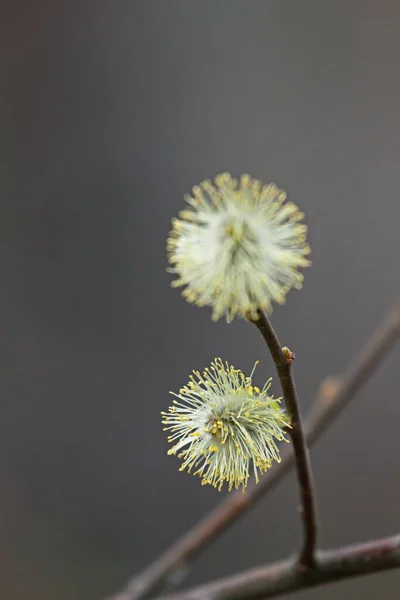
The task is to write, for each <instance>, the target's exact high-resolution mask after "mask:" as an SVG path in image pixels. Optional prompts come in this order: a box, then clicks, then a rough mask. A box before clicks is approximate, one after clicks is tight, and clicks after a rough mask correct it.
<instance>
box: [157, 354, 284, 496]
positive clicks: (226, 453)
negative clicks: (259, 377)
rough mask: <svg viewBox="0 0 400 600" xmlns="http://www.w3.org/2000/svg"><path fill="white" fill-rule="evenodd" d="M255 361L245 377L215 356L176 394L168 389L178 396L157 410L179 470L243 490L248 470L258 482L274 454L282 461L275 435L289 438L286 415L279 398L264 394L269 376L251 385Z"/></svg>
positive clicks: (210, 482)
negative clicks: (163, 409) (165, 409)
mask: <svg viewBox="0 0 400 600" xmlns="http://www.w3.org/2000/svg"><path fill="white" fill-rule="evenodd" d="M256 364H257V363H256ZM255 367H256V365H254V368H253V371H252V372H251V374H250V377H246V376H245V375H244V374H243V373H242V371H240V370H238V369H235V368H234V367H233V366H230V365H229V364H228V363H223V362H222V360H221V359H220V358H216V359H215V360H214V361H213V362H212V363H211V367H210V368H206V369H205V370H204V372H203V373H202V374H201V373H200V372H199V371H193V373H194V375H191V376H190V381H189V383H188V384H187V385H186V386H185V387H183V388H182V389H181V390H179V394H175V393H173V392H171V393H172V394H173V396H175V397H176V398H177V399H176V400H174V401H173V405H172V406H171V407H170V408H169V410H168V412H163V413H161V414H162V415H163V421H162V422H163V424H164V425H166V427H165V429H164V430H165V431H169V432H170V435H169V437H168V441H169V442H171V443H173V444H174V446H173V447H172V448H171V449H170V450H169V452H168V454H177V455H178V457H179V458H180V459H181V460H182V466H181V468H180V470H181V471H183V470H185V469H187V470H188V472H189V473H190V472H192V471H193V472H194V475H199V476H200V477H201V480H202V483H203V484H210V485H212V486H214V487H216V488H218V489H219V490H220V489H221V488H222V486H223V484H224V482H226V483H227V484H228V487H229V490H231V489H232V488H233V487H234V488H236V489H237V488H239V487H241V488H242V490H243V491H244V490H245V488H246V485H247V482H248V479H249V477H250V474H251V472H253V473H254V476H255V479H256V481H257V482H258V480H259V474H261V473H264V472H265V471H266V470H267V469H269V468H270V467H271V465H272V462H273V460H277V461H278V462H279V461H280V457H279V450H278V447H277V445H276V440H279V441H281V440H285V441H287V440H286V438H285V436H284V429H285V427H288V426H290V425H289V419H288V417H287V416H286V415H285V412H284V411H283V410H282V409H281V408H280V404H279V402H280V399H274V398H273V396H269V395H268V394H267V392H268V390H269V387H270V385H271V380H268V381H267V382H266V383H265V385H264V387H263V388H262V389H261V390H260V389H259V388H258V387H256V386H253V385H252V376H253V373H254V369H255Z"/></svg>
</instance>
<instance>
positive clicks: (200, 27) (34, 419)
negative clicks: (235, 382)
mask: <svg viewBox="0 0 400 600" xmlns="http://www.w3.org/2000/svg"><path fill="white" fill-rule="evenodd" d="M2 14H3V16H2V18H1V23H2V25H1V27H2V33H1V38H0V39H1V53H0V61H1V73H2V83H1V104H0V106H1V112H0V119H1V122H2V127H1V131H2V135H1V164H2V169H1V179H2V182H1V220H0V268H1V279H2V285H1V292H0V309H1V337H0V349H1V361H0V369H1V378H0V381H1V383H0V391H1V395H0V398H1V436H0V440H1V442H0V527H1V536H0V558H1V561H0V562H1V565H2V566H1V583H0V587H1V589H0V592H1V596H2V598H5V599H7V600H17V599H20V598H23V597H29V598H31V599H34V600H36V599H38V600H39V599H40V600H43V599H44V598H57V600H67V599H72V598H74V599H76V600H100V598H102V597H104V596H105V595H106V594H108V593H111V592H112V591H115V590H116V589H118V588H119V587H120V586H121V585H122V583H123V582H124V581H125V580H126V578H127V577H128V575H130V574H131V573H132V572H133V571H134V570H137V569H140V568H141V567H143V566H145V565H146V563H148V561H149V560H151V559H152V558H153V557H154V556H155V555H157V554H158V553H160V552H161V551H162V550H164V549H165V548H166V547H167V545H168V544H170V543H171V542H172V541H173V540H174V539H175V538H176V537H177V536H178V535H179V534H181V533H183V532H184V530H185V529H186V528H187V527H188V526H189V525H190V524H192V523H193V522H194V521H196V520H198V519H199V518H201V517H202V516H204V515H205V513H206V512H207V511H208V510H210V509H211V508H212V507H214V506H215V505H216V504H217V503H218V502H219V501H220V500H221V498H222V497H223V494H222V493H221V494H219V493H218V492H216V491H215V490H213V489H208V488H207V487H201V485H200V482H199V480H197V479H196V478H194V477H190V476H188V475H186V474H182V473H179V472H178V461H177V459H174V458H171V457H167V455H166V451H167V442H166V436H165V434H164V433H163V432H162V426H161V423H160V411H161V410H163V409H165V408H166V407H167V406H168V403H169V401H170V398H169V396H168V391H169V390H176V389H177V388H179V387H180V386H181V385H182V384H183V383H185V382H186V380H187V377H188V374H189V372H190V371H191V369H193V368H201V367H203V366H205V365H207V364H208V363H209V362H210V360H211V359H212V358H213V357H214V356H221V357H222V358H224V359H227V360H229V361H232V362H233V363H234V364H235V365H237V366H240V367H241V368H242V369H244V370H250V369H251V367H252V365H253V363H254V361H255V360H256V359H257V358H259V359H261V363H260V367H259V369H258V372H257V377H256V378H257V381H259V382H262V381H263V380H264V379H265V378H266V377H268V376H270V375H272V374H274V371H273V368H272V364H271V360H270V358H269V357H268V355H267V353H266V350H265V347H264V345H263V342H262V340H261V337H260V336H259V334H258V332H257V331H256V330H255V328H252V327H250V326H249V325H247V324H246V323H244V322H234V323H233V324H231V325H229V326H228V325H227V324H226V323H225V322H224V321H221V322H218V323H217V324H214V323H212V322H211V320H210V313H209V311H208V310H207V309H202V310H200V309H198V308H195V307H193V306H190V305H187V304H186V303H185V302H184V300H183V299H182V298H181V297H180V295H179V293H178V292H177V291H176V290H173V289H171V288H170V287H169V282H170V276H169V275H168V274H167V273H166V272H165V266H166V259H165V252H164V247H165V238H166V236H167V233H168V230H169V220H170V218H171V217H172V216H174V215H175V214H176V213H177V211H178V210H179V209H180V208H181V207H182V204H183V194H184V193H185V192H189V191H190V189H191V187H192V185H194V184H196V183H198V182H200V181H201V180H202V179H204V178H208V177H210V178H212V177H214V175H215V174H217V173H218V172H221V171H224V170H228V171H230V172H231V173H233V174H235V175H240V174H241V173H242V172H248V173H250V174H251V175H253V176H255V177H258V178H260V179H262V180H264V181H269V180H273V181H276V182H277V183H278V185H280V186H281V187H283V188H285V189H286V190H287V191H288V194H289V197H290V198H291V199H292V200H293V201H294V202H296V203H297V204H298V205H299V206H300V207H301V208H302V209H303V210H304V211H305V213H306V216H307V222H308V224H309V228H310V233H309V237H310V241H311V244H312V249H313V255H312V258H313V262H314V266H313V267H312V269H308V270H307V271H306V272H305V275H306V279H305V285H304V289H303V291H302V292H300V293H299V292H296V291H294V292H292V293H291V294H290V295H289V297H288V302H287V304H286V306H284V307H278V308H276V309H275V311H274V314H273V323H274V326H275V327H276V329H277V331H278V333H279V336H280V338H281V340H282V342H283V343H285V344H287V345H289V346H290V348H292V349H293V350H295V352H296V355H297V359H296V377H297V384H298V389H299V394H300V398H301V403H302V408H303V410H304V411H306V410H307V409H308V408H309V407H310V405H311V403H312V401H313V397H314V395H315V392H316V390H317V388H318V384H319V382H320V380H321V378H323V377H324V376H326V375H328V374H331V373H337V372H340V371H341V370H342V369H343V368H344V367H345V366H346V364H347V363H348V361H349V359H350V358H351V357H353V355H354V354H355V352H356V351H357V349H358V348H359V347H360V346H361V345H362V344H363V342H364V341H365V340H366V339H367V338H368V337H369V335H370V332H371V330H372V329H373V328H374V327H375V326H376V325H377V323H378V322H379V321H380V320H381V318H382V317H383V316H384V314H385V312H386V311H387V310H388V309H389V308H390V306H391V305H392V304H393V302H394V301H395V299H396V298H397V297H398V296H399V293H400V285H399V283H400V277H399V264H398V256H399V218H400V196H399V187H400V169H399V154H400V138H399V134H400V108H399V107H400V77H399V54H400V35H399V28H400V5H399V4H398V3H396V2H393V1H392V0H380V2H377V1H373V0H352V1H351V2H349V0H335V2H327V1H324V0H303V1H302V2H299V1H295V0H292V1H290V0H280V1H278V0H270V1H268V0H264V1H261V0H246V1H245V0H242V1H237V0H229V1H228V0H216V1H211V0H201V1H200V0H192V1H190V2H189V1H185V0H147V1H146V0H140V1H138V0H136V1H135V0H115V1H113V2H111V1H108V2H107V1H94V0H69V1H68V2H66V1H65V2H51V1H50V0H48V1H47V2H46V1H44V0H38V1H35V2H28V1H25V2H22V1H21V2H11V1H9V2H5V3H4V5H3V9H2ZM399 371H400V369H399V349H398V348H397V349H395V350H394V351H393V352H392V353H391V354H390V356H389V357H388V359H387V360H386V362H385V364H384V365H383V366H382V367H381V368H380V369H379V370H378V371H377V372H376V374H375V375H374V377H373V379H372V380H371V381H370V383H369V384H368V385H367V386H366V388H365V389H364V390H363V391H362V393H360V394H359V397H358V398H357V401H356V402H354V404H352V406H351V407H350V409H349V410H347V412H346V413H345V415H343V416H342V417H341V418H340V420H339V421H338V422H337V423H336V424H335V426H334V427H333V428H332V429H331V430H330V431H329V433H328V434H327V435H326V436H325V437H324V439H323V440H322V441H321V442H320V443H319V444H318V446H317V447H316V448H315V449H314V450H313V452H312V459H313V465H314V471H315V478H316V486H317V490H318V495H319V510H320V518H321V543H322V544H323V545H324V546H325V547H327V546H330V545H336V544H344V543H350V542H353V541H361V540H366V539H368V538H371V537H374V536H381V535H385V534H389V533H392V532H394V531H398V530H399V528H400V514H399V505H400V472H399V471H400V469H399V454H400V436H399V427H398V422H399V418H400V402H399V393H398V389H399V385H400V372H399ZM274 392H275V394H279V387H278V385H277V383H276V381H275V384H274ZM296 509H297V488H296V485H295V480H294V477H293V476H291V477H290V478H289V479H288V480H287V481H285V483H284V484H283V485H281V486H280V487H279V489H277V490H276V491H274V492H273V493H272V494H271V495H270V496H268V497H267V498H265V499H264V500H263V501H262V502H261V503H260V504H259V505H257V507H256V508H255V509H254V510H253V511H252V512H251V513H250V514H248V515H247V516H246V517H245V518H244V519H242V520H241V521H240V522H239V523H237V524H235V526H234V527H233V528H232V529H231V530H229V531H228V532H227V533H226V534H224V536H223V537H222V538H220V539H219V540H218V542H217V543H215V544H214V545H213V546H212V548H210V549H209V550H208V551H207V553H206V554H205V555H204V556H202V557H201V558H200V560H198V562H197V563H196V565H195V568H194V569H193V571H192V572H191V574H190V576H189V578H188V579H187V580H186V582H185V584H194V583H199V582H201V581H204V579H206V578H207V579H208V578H215V577H219V576H222V575H227V574H230V573H233V572H234V571H235V570H238V569H243V568H248V567H251V566H254V565H258V564H261V563H263V562H265V561H269V560H272V559H277V558H281V557H283V556H284V555H285V554H287V553H288V552H290V551H291V550H292V549H293V548H294V547H295V546H296V544H297V543H298V539H299V534H300V529H299V524H298V517H297V513H296ZM399 586H400V574H399V573H391V574H387V575H379V576H374V577H370V578H367V579H362V580H358V581H353V582H349V583H342V584H338V585H336V586H334V587H329V588H321V589H319V590H314V591H310V592H307V593H304V594H300V595H298V596H297V597H298V598H299V599H301V600H302V599H305V598H307V599H308V598H310V600H312V599H314V598H315V599H318V598H326V599H328V600H329V599H333V598H338V597H340V598H343V599H344V600H348V599H354V598H363V599H366V600H369V599H375V598H378V597H381V596H382V595H384V596H385V597H391V598H395V597H397V596H398V593H399V592H398V590H399Z"/></svg>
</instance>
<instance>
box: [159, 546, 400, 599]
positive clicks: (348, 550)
mask: <svg viewBox="0 0 400 600" xmlns="http://www.w3.org/2000/svg"><path fill="white" fill-rule="evenodd" d="M316 559H317V560H316V564H315V566H314V567H313V568H311V569H310V570H308V571H307V572H305V573H302V572H301V571H300V570H299V569H298V568H297V564H296V561H295V560H293V559H290V558H289V559H287V560H283V561H280V562H276V563H273V564H270V565H267V566H265V567H259V568H256V569H251V570H250V571H245V572H244V573H240V574H239V575H234V576H233V577H227V578H226V579H220V580H218V581H215V582H211V583H207V584H205V585H202V586H199V587H195V588H192V589H189V590H184V591H183V592H180V593H177V594H173V595H169V596H163V597H162V600H204V598H208V599H212V600H239V599H243V598H245V599H246V600H256V599H259V598H263V599H265V598H275V597H277V596H280V595H282V594H288V593H290V592H296V591H300V590H302V589H305V588H311V587H315V586H317V585H323V584H326V583H330V582H333V581H335V582H336V581H341V580H343V579H348V578H350V577H358V576H360V575H368V574H371V573H377V572H379V571H388V570H390V569H396V568H399V567H400V534H398V535H394V536H391V537H386V538H382V539H379V540H374V541H371V542H366V543H363V544H353V545H351V546H344V547H343V548H335V549H333V550H327V551H319V552H317V555H316ZM159 600H161V598H160V599H159Z"/></svg>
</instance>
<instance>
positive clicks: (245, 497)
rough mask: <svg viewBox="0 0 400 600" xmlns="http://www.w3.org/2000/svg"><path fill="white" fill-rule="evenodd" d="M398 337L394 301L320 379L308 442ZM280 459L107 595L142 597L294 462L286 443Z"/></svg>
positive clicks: (398, 310)
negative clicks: (341, 362)
mask: <svg viewBox="0 0 400 600" xmlns="http://www.w3.org/2000/svg"><path fill="white" fill-rule="evenodd" d="M399 336H400V303H398V304H397V305H395V306H394V308H393V309H392V310H391V311H390V312H389V314H388V315H387V316H386V318H385V319H384V321H383V322H382V323H381V324H380V325H379V327H378V328H377V329H376V330H375V331H374V332H373V333H372V335H371V337H370V339H369V340H368V341H367V343H366V344H365V346H363V348H362V349H361V351H360V352H359V353H358V355H357V356H356V358H355V360H354V361H352V362H351V363H350V365H349V366H348V367H347V368H346V370H345V372H344V373H343V374H342V375H341V376H340V377H337V378H335V384H334V385H329V386H327V385H326V383H325V382H323V383H322V385H321V387H320V390H319V392H318V394H317V397H316V400H315V402H314V406H313V408H312V409H311V412H310V414H309V415H308V417H307V421H306V428H305V429H306V436H307V442H308V444H310V445H312V444H314V443H315V442H316V441H317V440H318V439H319V438H320V437H321V435H322V434H323V433H324V431H326V429H327V428H328V427H329V425H330V424H331V423H332V422H333V421H334V420H335V419H336V418H337V417H338V415H339V414H340V413H341V412H342V411H343V409H344V408H345V407H346V406H347V405H348V404H349V403H350V402H351V401H352V400H353V398H354V397H355V395H356V394H357V392H358V391H359V390H360V389H361V388H362V386H363V385H364V384H365V383H366V382H367V381H368V380H369V379H370V377H371V376H372V374H373V373H374V371H375V370H376V369H377V368H378V366H379V365H380V364H381V362H382V361H383V359H384V358H385V356H386V354H387V353H388V351H389V350H390V349H391V348H392V347H393V345H394V344H395V342H396V340H397V339H398V337H399ZM281 458H282V461H281V462H280V463H279V464H276V465H275V466H274V468H273V469H271V470H270V471H269V472H268V473H266V474H265V475H264V477H263V478H262V479H261V481H260V483H259V484H258V485H256V484H255V483H252V484H250V485H248V486H247V490H246V493H245V494H242V492H240V491H238V492H232V493H231V494H229V496H228V497H227V499H225V500H222V502H220V504H219V505H218V506H217V507H216V508H214V509H213V510H212V511H211V512H210V513H209V514H208V515H206V516H205V517H204V519H202V520H201V521H200V522H199V523H196V524H195V525H193V527H191V529H189V530H188V531H187V532H186V533H184V534H183V535H182V536H181V537H180V538H178V540H176V541H175V542H174V543H173V544H171V546H170V547H169V548H167V549H166V550H165V552H163V554H161V555H160V556H159V557H157V558H156V559H155V560H154V561H153V562H152V563H151V564H150V565H149V566H147V567H146V568H145V569H144V570H143V571H141V572H140V573H138V574H137V575H134V576H133V577H132V578H131V579H130V580H129V581H128V582H127V583H126V585H125V586H124V588H123V590H122V591H121V592H120V593H119V594H117V595H116V596H114V597H113V598H109V600H141V599H143V598H147V597H148V596H149V595H150V594H152V593H153V592H154V591H155V590H157V589H158V588H159V587H160V586H162V585H163V584H165V583H166V582H167V581H168V579H169V577H172V576H174V575H175V574H176V573H177V572H178V571H179V570H181V572H183V571H182V569H185V568H186V572H187V567H188V565H189V564H190V562H191V561H193V560H194V559H195V558H196V557H197V556H198V555H199V554H201V552H203V551H204V550H205V549H206V548H207V547H208V546H209V545H210V544H211V543H212V542H213V541H214V540H215V539H217V537H218V536H219V535H221V534H222V533H223V532H224V531H225V530H226V529H228V527H230V526H231V525H232V524H233V523H234V522H235V521H236V520H237V519H239V518H240V517H242V516H243V515H244V514H245V513H246V511H248V510H249V509H250V508H251V507H252V506H253V505H254V504H255V503H256V502H257V501H258V500H260V499H261V498H263V497H264V496H265V495H266V494H267V493H268V492H269V491H270V490H272V489H273V488H274V487H275V486H276V485H277V483H279V482H280V481H281V479H283V477H284V476H285V475H287V473H289V471H290V470H291V469H292V467H293V466H294V462H295V461H294V456H293V452H292V449H291V447H290V446H286V447H285V448H283V450H282V453H281Z"/></svg>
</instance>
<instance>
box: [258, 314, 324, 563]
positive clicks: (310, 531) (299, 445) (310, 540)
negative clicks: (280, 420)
mask: <svg viewBox="0 0 400 600" xmlns="http://www.w3.org/2000/svg"><path fill="white" fill-rule="evenodd" d="M251 322H252V323H254V325H255V326H256V327H257V329H258V330H259V331H260V333H261V335H262V336H263V338H264V340H265V342H266V344H267V346H268V349H269V351H270V353H271V356H272V358H273V361H274V363H275V366H276V369H277V371H278V376H279V380H280V382H281V386H282V392H283V397H284V399H285V404H286V408H287V410H288V413H289V416H290V418H291V429H289V430H288V435H289V436H290V438H291V440H292V444H293V451H294V458H295V464H296V470H297V479H298V482H299V487H300V499H301V519H302V523H303V530H304V538H303V547H302V550H301V553H300V556H299V566H300V567H301V568H303V569H308V568H310V567H312V566H313V565H314V563H315V560H314V559H315V548H316V543H317V509H316V498H315V491H314V483H313V477H312V471H311V463H310V456H309V452H308V448H307V443H306V438H305V435H304V430H303V424H302V420H301V414H300V407H299V401H298V398H297V393H296V386H295V383H294V378H293V373H292V362H293V358H292V357H287V356H286V355H285V354H284V353H283V352H282V348H281V345H280V343H279V340H278V338H277V335H276V333H275V331H274V329H273V327H272V325H271V323H270V321H269V319H268V317H267V315H266V314H265V313H264V312H262V311H259V318H258V319H257V321H251ZM288 354H289V356H290V351H288Z"/></svg>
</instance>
